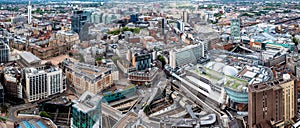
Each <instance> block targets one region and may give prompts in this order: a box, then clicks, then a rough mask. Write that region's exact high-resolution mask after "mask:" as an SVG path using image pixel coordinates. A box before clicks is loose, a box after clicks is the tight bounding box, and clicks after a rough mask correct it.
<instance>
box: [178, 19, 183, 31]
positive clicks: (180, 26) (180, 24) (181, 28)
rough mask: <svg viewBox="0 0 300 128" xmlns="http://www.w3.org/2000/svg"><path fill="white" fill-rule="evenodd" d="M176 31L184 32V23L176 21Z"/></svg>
mask: <svg viewBox="0 0 300 128" xmlns="http://www.w3.org/2000/svg"><path fill="white" fill-rule="evenodd" d="M177 29H178V30H179V31H182V32H183V31H184V23H183V22H182V21H180V20H178V21H177Z"/></svg>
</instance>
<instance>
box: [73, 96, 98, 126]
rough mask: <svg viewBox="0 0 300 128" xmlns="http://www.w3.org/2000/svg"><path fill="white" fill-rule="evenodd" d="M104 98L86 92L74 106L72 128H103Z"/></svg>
mask: <svg viewBox="0 0 300 128" xmlns="http://www.w3.org/2000/svg"><path fill="white" fill-rule="evenodd" d="M101 103H102V97H100V96H98V95H95V94H93V93H91V92H88V91H87V92H85V93H83V94H82V95H81V97H80V98H79V100H78V101H75V103H74V104H73V106H72V119H71V127H72V128H102V112H101V111H102V110H101Z"/></svg>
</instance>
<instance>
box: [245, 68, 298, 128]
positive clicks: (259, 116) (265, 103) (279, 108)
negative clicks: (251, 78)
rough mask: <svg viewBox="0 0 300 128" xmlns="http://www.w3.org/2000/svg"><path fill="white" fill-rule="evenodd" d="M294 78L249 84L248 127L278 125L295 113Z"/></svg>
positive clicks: (285, 76)
mask: <svg viewBox="0 0 300 128" xmlns="http://www.w3.org/2000/svg"><path fill="white" fill-rule="evenodd" d="M296 81H297V80H296V79H295V78H291V76H290V75H288V74H284V75H283V78H281V79H277V80H274V81H269V82H265V83H259V84H254V85H249V87H248V88H249V97H248V98H249V102H248V103H249V104H248V113H249V114H248V116H249V118H248V123H249V127H250V128H257V127H263V128H264V127H270V126H268V124H271V125H273V126H279V125H282V124H284V123H285V122H287V121H289V120H291V119H292V118H294V117H295V115H296V109H297V91H296Z"/></svg>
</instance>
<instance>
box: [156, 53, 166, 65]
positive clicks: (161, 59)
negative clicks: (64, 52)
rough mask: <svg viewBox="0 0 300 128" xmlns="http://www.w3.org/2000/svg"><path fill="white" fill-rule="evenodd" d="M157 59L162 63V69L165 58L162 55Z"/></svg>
mask: <svg viewBox="0 0 300 128" xmlns="http://www.w3.org/2000/svg"><path fill="white" fill-rule="evenodd" d="M157 59H158V60H159V61H160V62H161V63H162V67H164V66H165V64H166V60H165V58H164V57H163V56H162V55H158V56H157Z"/></svg>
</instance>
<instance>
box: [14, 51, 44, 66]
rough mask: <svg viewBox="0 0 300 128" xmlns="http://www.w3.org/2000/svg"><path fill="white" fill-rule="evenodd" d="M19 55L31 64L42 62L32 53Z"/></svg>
mask: <svg viewBox="0 0 300 128" xmlns="http://www.w3.org/2000/svg"><path fill="white" fill-rule="evenodd" d="M19 55H20V57H21V58H23V59H24V60H25V61H26V62H27V63H29V64H30V63H36V62H40V61H41V59H40V58H38V57H36V56H35V55H33V54H32V53H31V52H21V53H19Z"/></svg>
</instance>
